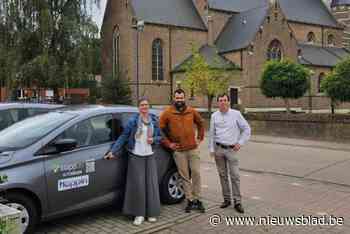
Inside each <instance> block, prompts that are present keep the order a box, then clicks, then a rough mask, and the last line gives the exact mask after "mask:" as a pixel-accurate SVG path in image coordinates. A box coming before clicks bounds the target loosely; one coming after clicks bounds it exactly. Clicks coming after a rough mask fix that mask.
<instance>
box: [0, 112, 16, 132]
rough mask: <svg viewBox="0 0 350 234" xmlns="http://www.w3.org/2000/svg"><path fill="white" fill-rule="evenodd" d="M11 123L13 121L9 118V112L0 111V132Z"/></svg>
mask: <svg viewBox="0 0 350 234" xmlns="http://www.w3.org/2000/svg"><path fill="white" fill-rule="evenodd" d="M13 123H14V121H13V119H12V117H11V113H10V110H3V111H0V130H2V129H4V128H7V127H8V126H10V125H11V124H13Z"/></svg>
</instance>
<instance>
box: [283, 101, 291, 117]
mask: <svg viewBox="0 0 350 234" xmlns="http://www.w3.org/2000/svg"><path fill="white" fill-rule="evenodd" d="M283 100H284V103H285V105H286V110H287V115H289V114H290V105H289V99H288V98H285V99H283Z"/></svg>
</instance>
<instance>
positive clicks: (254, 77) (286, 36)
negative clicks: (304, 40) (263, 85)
mask: <svg viewBox="0 0 350 234" xmlns="http://www.w3.org/2000/svg"><path fill="white" fill-rule="evenodd" d="M277 13H278V17H277V19H275V9H274V8H271V9H270V10H269V16H270V20H268V19H267V18H266V19H265V21H264V23H263V25H262V26H263V28H262V31H260V32H258V33H257V34H256V36H255V39H254V41H253V42H254V51H253V54H252V55H250V54H249V53H248V52H247V51H246V50H245V51H244V53H243V76H244V80H245V89H247V91H246V92H247V96H248V97H247V102H246V103H245V106H246V107H266V106H267V103H269V105H271V107H279V106H281V101H277V100H271V99H267V98H265V97H264V96H263V95H262V93H261V91H260V89H259V88H258V87H259V85H260V79H261V75H262V70H263V66H264V64H265V63H266V61H267V50H268V47H269V45H270V43H271V42H272V41H273V40H275V39H277V40H279V41H280V42H281V44H282V50H283V58H288V59H291V60H292V61H296V58H297V42H296V40H295V38H294V36H292V35H291V29H290V27H289V25H288V23H287V21H286V20H285V18H284V17H283V14H282V12H281V10H280V9H279V8H278V9H277Z"/></svg>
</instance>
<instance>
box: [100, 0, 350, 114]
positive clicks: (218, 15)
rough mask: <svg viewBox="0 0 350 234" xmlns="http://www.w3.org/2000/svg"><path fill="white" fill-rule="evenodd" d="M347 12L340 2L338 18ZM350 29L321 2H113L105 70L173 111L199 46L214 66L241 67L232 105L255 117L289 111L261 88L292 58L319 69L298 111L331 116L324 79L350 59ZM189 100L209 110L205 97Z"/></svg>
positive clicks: (105, 43)
mask: <svg viewBox="0 0 350 234" xmlns="http://www.w3.org/2000/svg"><path fill="white" fill-rule="evenodd" d="M338 4H341V3H338ZM342 4H344V3H342ZM339 7H340V6H339V5H336V3H335V2H333V3H332V9H333V10H334V11H335V12H336V9H338V8H339ZM334 14H335V15H337V13H334ZM337 18H338V17H337ZM338 19H339V18H338ZM344 23H347V22H346V21H345V20H343V21H342V22H338V21H337V20H336V18H335V17H334V16H333V15H332V14H331V12H330V10H329V9H328V8H327V6H326V5H325V4H324V2H323V1H321V0H237V1H230V0H148V1H143V0H109V1H108V3H107V6H106V11H105V16H104V22H103V26H102V37H103V50H102V62H103V72H104V75H105V76H106V75H113V76H115V77H116V79H117V78H122V79H128V81H129V84H130V86H131V88H132V91H133V95H134V97H135V98H136V97H137V93H138V95H139V96H148V97H149V98H150V100H151V102H152V103H153V104H156V105H166V104H169V102H170V100H171V93H172V91H173V90H174V89H175V88H176V87H178V86H180V87H181V80H183V79H184V71H183V70H181V69H178V68H179V67H181V65H182V64H184V62H185V61H186V60H187V59H189V57H190V56H191V48H192V46H193V45H195V46H197V47H198V48H201V50H202V51H201V52H202V54H203V56H204V57H205V58H206V59H207V61H211V60H212V58H214V57H215V58H220V59H219V60H220V61H223V63H226V62H228V63H231V64H234V65H235V67H236V68H238V70H237V72H236V75H235V76H234V77H233V79H232V83H231V85H230V88H229V90H228V93H229V94H230V96H231V99H232V104H239V105H242V106H243V107H244V108H245V109H246V110H248V111H254V110H266V109H278V108H284V102H283V101H282V100H279V99H270V98H266V97H264V96H263V95H262V93H261V91H260V89H259V83H260V77H261V74H262V68H263V66H264V64H265V62H266V61H267V60H270V59H283V58H288V59H290V60H293V61H295V62H299V63H301V64H303V65H305V66H307V67H309V68H310V69H312V70H313V71H314V75H313V77H312V78H311V80H310V81H311V89H310V91H309V92H308V93H307V95H305V97H303V98H300V99H298V100H295V101H293V102H292V103H291V107H292V108H296V109H299V110H313V111H321V110H327V109H329V106H330V100H329V99H328V98H327V97H326V96H325V95H324V94H323V93H322V92H321V90H320V81H321V80H322V78H323V77H324V76H325V75H326V73H327V72H329V71H330V70H331V69H332V68H333V67H334V66H335V64H336V63H337V62H338V61H340V60H341V59H343V58H345V57H346V56H348V55H349V51H348V50H347V49H345V48H344V46H345V45H346V40H344V38H345V39H346V36H344V35H346V27H345V25H344ZM188 97H190V95H188ZM135 100H136V99H135ZM189 102H190V104H191V105H194V106H197V107H206V106H207V100H206V98H205V97H201V96H197V95H194V96H192V97H191V98H190V99H189ZM338 108H340V109H347V108H350V105H349V104H348V103H345V104H341V106H339V107H338Z"/></svg>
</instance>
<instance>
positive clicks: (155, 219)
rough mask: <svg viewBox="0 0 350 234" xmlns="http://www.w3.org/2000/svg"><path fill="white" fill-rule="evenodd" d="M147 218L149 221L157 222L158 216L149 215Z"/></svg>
mask: <svg viewBox="0 0 350 234" xmlns="http://www.w3.org/2000/svg"><path fill="white" fill-rule="evenodd" d="M147 220H148V222H151V223H154V222H157V218H155V217H149V218H148V219H147Z"/></svg>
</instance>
